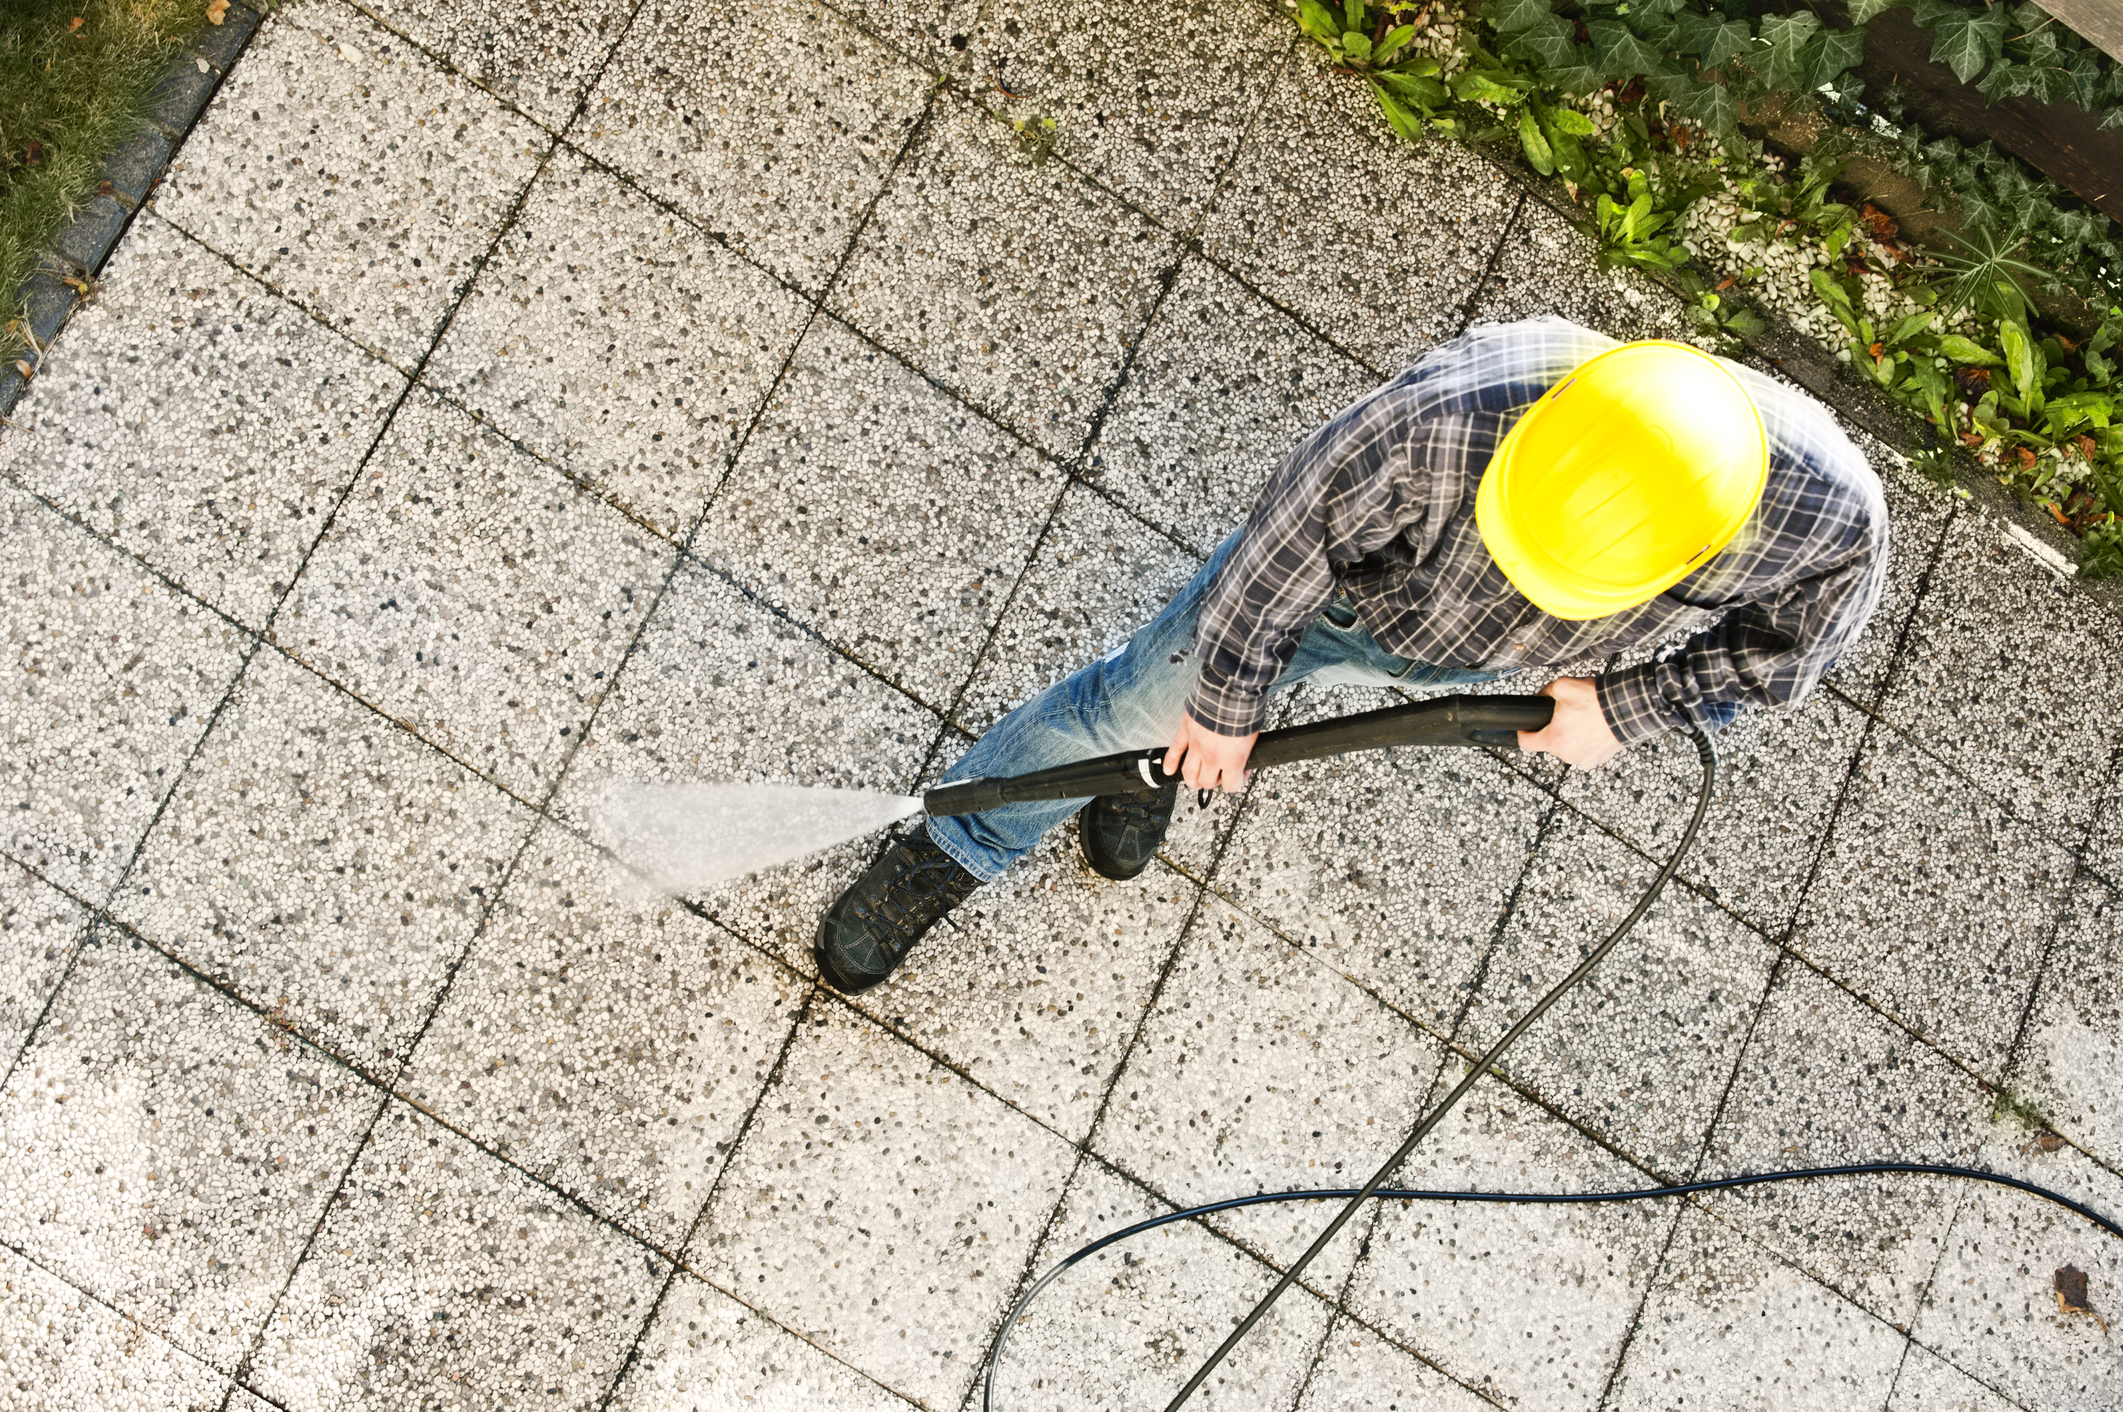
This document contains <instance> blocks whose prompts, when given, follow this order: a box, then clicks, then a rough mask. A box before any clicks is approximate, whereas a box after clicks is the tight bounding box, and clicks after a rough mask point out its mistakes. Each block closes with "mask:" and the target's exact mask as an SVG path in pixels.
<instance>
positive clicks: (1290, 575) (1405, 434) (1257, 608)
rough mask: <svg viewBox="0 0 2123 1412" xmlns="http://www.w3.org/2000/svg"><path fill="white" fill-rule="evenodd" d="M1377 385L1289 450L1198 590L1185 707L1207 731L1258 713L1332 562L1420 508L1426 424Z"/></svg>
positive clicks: (1344, 559)
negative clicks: (1203, 591)
mask: <svg viewBox="0 0 2123 1412" xmlns="http://www.w3.org/2000/svg"><path fill="white" fill-rule="evenodd" d="M1399 410H1400V409H1399V408H1398V406H1397V399H1396V398H1395V397H1394V395H1393V393H1392V391H1391V390H1390V389H1389V390H1387V391H1385V392H1382V393H1380V394H1377V395H1374V396H1373V397H1371V398H1369V399H1367V400H1366V401H1364V402H1360V403H1358V404H1357V405H1356V406H1354V407H1351V408H1350V409H1349V410H1348V411H1346V412H1344V413H1343V414H1342V415H1341V416H1339V417H1337V418H1336V419H1335V420H1334V421H1332V422H1330V423H1328V424H1327V425H1326V426H1324V427H1322V428H1320V430H1319V431H1317V432H1315V433H1314V434H1313V435H1312V436H1311V437H1309V438H1307V439H1306V440H1305V441H1304V442H1302V443H1301V444H1299V446H1298V447H1297V448H1296V449H1295V450H1294V451H1292V452H1291V453H1290V455H1289V457H1288V458H1287V459H1286V460H1285V461H1284V462H1283V464H1282V467H1281V468H1280V469H1279V470H1278V471H1277V472H1276V474H1275V478H1274V479H1273V480H1272V481H1270V482H1269V485H1268V489H1267V491H1266V492H1265V493H1264V494H1263V496H1262V498H1261V504H1260V508H1259V509H1257V510H1255V511H1254V512H1253V515H1252V517H1251V518H1250V519H1248V520H1247V521H1246V526H1245V529H1244V530H1243V531H1242V532H1241V534H1240V538H1239V542H1238V545H1237V547H1236V548H1235V549H1233V550H1232V552H1231V556H1230V557H1229V558H1228V559H1226V560H1225V561H1224V566H1223V568H1222V570H1221V571H1220V572H1219V573H1218V575H1217V578H1216V582H1215V583H1214V584H1213V585H1211V587H1210V589H1209V592H1208V594H1207V596H1206V597H1205V598H1204V599H1203V602H1202V608H1201V614H1200V616H1199V617H1198V619H1197V620H1196V623H1195V629H1194V650H1195V656H1196V665H1197V669H1198V670H1197V675H1196V678H1195V684H1194V689H1193V691H1192V693H1191V694H1190V695H1189V696H1188V698H1187V714H1188V715H1190V716H1192V717H1193V718H1194V720H1195V721H1196V723H1198V724H1199V725H1202V726H1204V727H1206V728H1207V729H1209V730H1212V731H1214V732H1216V733H1217V734H1218V735H1250V734H1252V733H1253V732H1254V731H1257V730H1259V729H1260V728H1261V727H1262V725H1264V724H1265V723H1266V721H1267V716H1268V708H1267V700H1268V691H1269V689H1270V688H1271V687H1273V686H1274V685H1275V679H1276V678H1277V677H1278V676H1280V675H1282V671H1283V668H1284V667H1286V666H1288V665H1289V663H1290V659H1291V657H1292V656H1293V655H1295V653H1296V652H1297V646H1298V642H1299V641H1300V640H1301V639H1302V638H1303V637H1304V634H1305V629H1306V628H1307V627H1308V626H1309V625H1310V624H1311V622H1312V620H1313V619H1314V618H1315V617H1317V616H1318V615H1319V613H1320V611H1321V610H1322V609H1324V608H1325V607H1326V606H1327V604H1328V603H1329V602H1330V601H1331V600H1332V599H1333V597H1334V587H1335V570H1336V567H1337V566H1338V565H1344V564H1354V563H1356V562H1358V561H1359V560H1362V559H1363V558H1365V557H1366V556H1368V555H1370V554H1372V553H1375V552H1376V551H1378V550H1379V549H1381V548H1383V547H1384V546H1385V545H1386V544H1387V543H1388V542H1390V541H1391V540H1393V539H1394V538H1395V537H1397V536H1398V535H1400V534H1401V533H1402V532H1403V531H1404V530H1405V529H1407V528H1408V526H1410V525H1411V524H1413V523H1414V522H1415V521H1417V520H1419V519H1421V518H1422V516H1423V515H1424V513H1425V512H1426V506H1425V503H1424V502H1425V497H1426V493H1427V486H1428V483H1429V476H1428V474H1427V472H1428V462H1429V456H1430V452H1431V443H1432V442H1433V441H1435V440H1437V439H1438V433H1437V428H1436V427H1435V426H1434V425H1430V424H1424V423H1411V422H1409V421H1408V419H1406V418H1405V417H1403V416H1400V415H1399Z"/></svg>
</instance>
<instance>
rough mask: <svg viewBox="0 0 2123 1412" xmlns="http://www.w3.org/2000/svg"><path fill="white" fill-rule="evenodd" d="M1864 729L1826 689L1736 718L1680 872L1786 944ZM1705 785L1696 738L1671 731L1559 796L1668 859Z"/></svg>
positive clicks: (1723, 738)
mask: <svg viewBox="0 0 2123 1412" xmlns="http://www.w3.org/2000/svg"><path fill="white" fill-rule="evenodd" d="M1865 726H1866V717H1865V716H1864V715H1863V714H1862V713H1860V712H1859V711H1857V710H1855V709H1853V708H1852V707H1850V706H1849V705H1847V704H1845V703H1844V702H1843V701H1841V700H1839V699H1837V697H1836V696H1835V694H1834V693H1832V692H1828V691H1823V690H1819V689H1816V690H1815V691H1814V692H1813V694H1812V695H1810V696H1809V697H1807V699H1806V700H1805V701H1803V702H1801V703H1799V704H1798V705H1796V706H1786V707H1780V708H1775V709H1764V708H1756V709H1750V710H1746V711H1743V712H1741V713H1740V716H1739V718H1738V719H1737V720H1735V721H1734V722H1733V723H1732V724H1731V725H1730V726H1727V727H1726V728H1725V729H1724V730H1722V731H1720V732H1718V734H1717V736H1716V739H1715V744H1716V746H1717V751H1718V763H1717V771H1718V773H1717V782H1716V786H1715V788H1714V790H1713V793H1712V795H1711V800H1710V812H1709V813H1708V814H1706V815H1705V816H1704V818H1703V828H1702V831H1701V832H1700V833H1698V834H1697V835H1696V841H1695V844H1694V845H1693V847H1691V848H1690V850H1689V855H1688V857H1687V859H1686V860H1684V861H1683V862H1682V864H1681V876H1682V877H1683V878H1685V879H1687V880H1688V881H1689V882H1691V883H1693V884H1695V885H1696V886H1697V887H1699V888H1700V889H1702V891H1703V893H1704V895H1706V896H1709V897H1713V898H1715V899H1716V900H1717V901H1718V902H1719V903H1720V904H1721V905H1723V906H1725V907H1728V908H1730V909H1731V910H1732V911H1734V912H1735V913H1737V914H1738V915H1740V916H1741V917H1744V918H1746V919H1747V921H1748V922H1750V923H1752V924H1753V925H1754V926H1755V927H1757V928H1759V929H1760V930H1761V931H1762V932H1763V933H1764V934H1765V935H1767V936H1770V937H1781V936H1782V935H1783V934H1784V932H1785V930H1786V928H1788V927H1789V926H1790V925H1791V919H1792V915H1793V913H1794V912H1796V911H1797V910H1798V906H1799V898H1800V893H1801V890H1802V889H1803V888H1804V887H1805V885H1806V879H1807V876H1808V873H1809V872H1810V870H1811V869H1812V866H1813V861H1814V857H1815V855H1816V854H1818V853H1819V852H1820V849H1821V842H1822V838H1823V835H1824V834H1825V833H1826V832H1827V829H1828V823H1829V819H1830V817H1831V816H1832V814H1833V811H1834V808H1835V804H1836V801H1837V799H1838V798H1839V797H1840V796H1841V794H1842V791H1843V785H1844V782H1845V781H1846V780H1847V779H1848V778H1849V775H1850V768H1851V764H1852V762H1853V761H1854V760H1855V759H1856V758H1857V754H1858V746H1859V743H1860V742H1861V741H1862V740H1863V738H1864V735H1865ZM1702 782H1703V767H1702V762H1701V760H1700V759H1699V757H1698V756H1697V755H1696V749H1695V742H1694V740H1693V739H1692V738H1691V737H1689V736H1685V735H1681V734H1679V733H1674V734H1671V735H1666V736H1663V737H1661V738H1660V739H1658V740H1657V741H1654V742H1649V743H1647V744H1645V745H1643V746H1640V747H1638V748H1637V749H1634V750H1631V751H1629V752H1628V753H1627V754H1625V755H1623V756H1621V757H1619V758H1617V759H1616V760H1614V761H1612V762H1611V763H1609V764H1607V765H1604V766H1602V767H1601V768H1599V769H1597V770H1572V771H1570V773H1569V774H1568V776H1566V777H1565V778H1563V779H1562V780H1561V782H1560V784H1559V786H1558V790H1559V792H1560V794H1561V795H1562V797H1563V799H1564V801H1565V802H1566V803H1568V804H1569V805H1570V806H1571V807H1572V808H1573V809H1576V810H1578V811H1580V812H1581V813H1583V814H1585V815H1586V816H1588V817H1590V818H1593V819H1596V820H1598V821H1599V822H1600V823H1602V824H1604V825H1606V826H1607V827H1608V828H1610V829H1613V830H1614V831H1615V832H1616V833H1617V834H1619V835H1620V836H1621V837H1622V838H1624V839H1627V840H1628V841H1629V842H1630V843H1631V844H1633V845H1635V846H1636V847H1638V848H1641V849H1643V850H1645V851H1646V852H1647V853H1649V854H1651V855H1652V856H1654V857H1656V858H1658V859H1659V860H1660V861H1661V862H1663V861H1665V859H1666V858H1667V857H1669V856H1671V854H1672V852H1673V847H1674V845H1675V844H1676V843H1678V842H1679V841H1680V837H1681V832H1682V830H1684V829H1685V828H1687V826H1688V820H1689V819H1690V818H1691V817H1692V816H1693V815H1694V812H1695V799H1696V794H1697V792H1698V791H1699V790H1700V789H1701V788H1702Z"/></svg>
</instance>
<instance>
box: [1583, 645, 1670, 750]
mask: <svg viewBox="0 0 2123 1412" xmlns="http://www.w3.org/2000/svg"><path fill="white" fill-rule="evenodd" d="M1657 666H1658V664H1657V663H1655V662H1646V663H1644V664H1643V665H1642V666H1638V667H1629V668H1625V669H1624V670H1622V671H1619V672H1609V673H1607V675H1605V676H1603V677H1601V678H1600V679H1599V680H1598V681H1597V682H1596V683H1595V685H1596V686H1597V688H1598V690H1599V694H1600V714H1601V715H1603V716H1605V717H1606V718H1607V729H1609V730H1611V731H1613V732H1614V738H1615V739H1616V740H1619V741H1620V742H1622V744H1624V745H1635V744H1637V743H1639V742H1640V741H1646V740H1650V739H1652V738H1654V737H1656V736H1661V735H1664V734H1666V732H1668V731H1670V730H1674V729H1677V728H1678V727H1679V726H1680V724H1681V722H1680V721H1679V720H1677V719H1675V717H1676V716H1677V715H1678V714H1679V713H1678V712H1676V711H1675V710H1673V708H1671V707H1669V706H1668V705H1667V704H1666V702H1664V701H1663V700H1661V699H1660V697H1659V691H1658V682H1657V678H1656V675H1655V672H1656V669H1657Z"/></svg>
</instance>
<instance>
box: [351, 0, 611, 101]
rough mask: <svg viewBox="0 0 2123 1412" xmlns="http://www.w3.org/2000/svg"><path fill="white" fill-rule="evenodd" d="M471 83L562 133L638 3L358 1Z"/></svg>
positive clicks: (601, 0)
mask: <svg viewBox="0 0 2123 1412" xmlns="http://www.w3.org/2000/svg"><path fill="white" fill-rule="evenodd" d="M353 3H354V4H355V6H356V7H357V8H359V9H360V10H361V11H362V12H363V13H364V14H367V15H368V16H369V17H370V18H372V19H374V20H376V21H378V22H379V23H381V24H384V25H387V26H388V27H390V28H392V29H395V30H397V31H398V32H399V33H400V34H404V35H408V36H410V37H411V38H412V39H413V41H414V42H415V43H417V44H419V45H420V46H421V47H423V48H425V49H427V50H428V51H429V52H431V53H433V54H435V55H437V56H439V57H440V58H441V59H442V61H443V62H444V63H446V64H448V65H449V66H450V67H451V68H453V69H455V70H456V71H457V72H458V73H460V74H463V75H464V76H465V77H466V78H468V79H470V80H471V81H472V82H474V83H476V84H479V85H480V86H481V87H483V88H486V89H489V90H491V91H492V92H494V93H496V94H498V95H500V96H501V97H502V98H503V99H505V100H506V101H508V102H510V103H512V104H514V105H515V106H516V107H518V108H520V109H522V110H523V111H524V112H525V113H528V114H529V115H530V116H531V117H532V118H534V119H536V120H537V121H538V122H540V123H543V124H544V125H545V126H547V127H549V128H552V129H554V130H555V131H558V130H559V129H561V128H563V127H565V126H566V125H567V122H568V119H569V118H571V117H573V116H574V115H575V108H576V105H577V104H579V103H580V102H581V101H582V95H583V90H584V89H585V88H587V87H588V86H589V84H590V81H591V79H592V78H594V77H595V76H596V73H597V71H598V69H599V68H600V67H601V66H602V65H603V63H604V62H605V59H606V57H607V56H608V55H609V54H610V53H611V50H612V46H613V45H615V44H617V43H618V42H619V38H620V35H621V34H623V33H624V32H625V31H626V24H627V19H628V17H629V16H630V15H631V14H632V13H633V11H634V8H635V7H634V5H633V3H632V0H584V3H579V4H571V5H565V6H562V5H545V4H540V3H538V0H353Z"/></svg>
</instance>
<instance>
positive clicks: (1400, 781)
mask: <svg viewBox="0 0 2123 1412" xmlns="http://www.w3.org/2000/svg"><path fill="white" fill-rule="evenodd" d="M1548 808H1549V801H1548V800H1547V798H1546V797H1545V796H1543V795H1542V794H1541V793H1540V792H1539V791H1538V790H1536V789H1535V788H1534V786H1533V785H1531V784H1530V783H1528V782H1526V781H1525V780H1524V779H1522V778H1521V777H1520V776H1518V775H1517V774H1515V773H1513V772H1512V771H1510V770H1507V769H1506V768H1504V767H1503V766H1502V765H1499V764H1497V763H1496V762H1495V761H1493V760H1491V759H1490V758H1489V757H1488V756H1486V755H1482V754H1477V753H1474V752H1462V751H1421V750H1396V751H1393V752H1390V753H1374V754H1366V755H1362V756H1345V757H1342V758H1340V759H1331V760H1321V761H1315V762H1310V763H1306V764H1299V765H1289V766H1285V767H1283V768H1281V769H1279V770H1277V771H1276V772H1275V773H1274V774H1273V775H1263V776H1262V777H1261V778H1260V780H1259V781H1258V782H1257V783H1256V785H1255V786H1254V793H1253V797H1252V800H1251V802H1250V804H1249V806H1248V808H1247V811H1246V814H1245V816H1244V817H1243V818H1242V819H1241V820H1240V821H1239V824H1238V827H1237V831H1236V833H1235V834H1234V835H1233V837H1232V840H1231V843H1230V845H1229V847H1228V848H1227V849H1226V850H1225V853H1224V856H1223V859H1222V861H1221V862H1220V863H1219V865H1218V867H1217V872H1216V876H1215V878H1214V880H1213V883H1214V886H1215V887H1216V889H1217V890H1218V891H1219V892H1221V893H1222V894H1224V895H1225V896H1226V897H1228V898H1229V899H1231V900H1232V901H1233V902H1235V903H1237V904H1238V905H1239V906H1241V907H1243V908H1245V909H1246V910H1247V911H1249V912H1251V913H1253V914H1254V915H1256V916H1258V917H1260V918H1261V919H1262V920H1264V921H1266V922H1268V923H1270V924H1271V925H1273V926H1275V927H1276V928H1277V929H1278V930H1279V931H1281V932H1282V933H1283V935H1285V936H1286V937H1288V938H1290V939H1291V940H1292V941H1294V942H1297V943H1299V944H1300V945H1302V946H1304V947H1305V948H1306V949H1307V954H1308V955H1313V956H1316V959H1317V960H1318V961H1319V962H1320V963H1321V964H1322V965H1325V966H1329V967H1331V968H1333V969H1335V970H1337V971H1340V972H1342V973H1343V974H1344V975H1348V976H1350V977H1352V978H1354V979H1356V980H1357V981H1359V982H1360V983H1361V984H1363V985H1365V986H1367V987H1370V988H1372V989H1375V990H1376V991H1377V992H1378V993H1379V994H1381V995H1383V996H1385V997H1386V998H1387V999H1388V1000H1389V1001H1391V1002H1392V1003H1393V1004H1394V1005H1396V1006H1397V1007H1399V1008H1400V1009H1402V1010H1403V1011H1404V1012H1405V1013H1407V1014H1409V1015H1411V1016H1413V1017H1414V1018H1415V1019H1417V1020H1418V1021H1419V1022H1420V1023H1422V1024H1424V1025H1426V1026H1427V1027H1429V1028H1430V1029H1431V1030H1432V1032H1433V1033H1438V1034H1445V1033H1449V1032H1450V1030H1451V1027H1452V1024H1453V1021H1454V1019H1455V1018H1456V1017H1457V1016H1458V1014H1459V1011H1460V1008H1461V1006H1462V1004H1463V1003H1464V1001H1465V999H1466V990H1467V988H1468V987H1469V986H1470V985H1471V984H1472V983H1473V981H1474V976H1475V970H1476V967H1477V965H1478V964H1479V962H1480V960H1481V957H1482V955H1483V954H1484V953H1485V952H1486V951H1487V950H1488V949H1489V945H1490V942H1491V941H1492V939H1493V938H1494V937H1495V935H1496V928H1497V923H1498V922H1499V921H1500V920H1501V919H1502V917H1503V913H1504V905H1505V902H1506V900H1507V899H1508V898H1509V896H1510V894H1511V889H1512V887H1513V885H1514V884H1515V883H1516V882H1517V881H1518V878H1519V875H1520V874H1521V873H1522V872H1523V871H1524V869H1525V866H1526V860H1527V857H1528V855H1529V854H1530V852H1531V850H1532V848H1533V841H1534V835H1535V833H1536V832H1537V830H1538V829H1539V827H1540V821H1541V818H1542V816H1543V815H1544V814H1545V813H1546V812H1547V810H1548Z"/></svg>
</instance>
